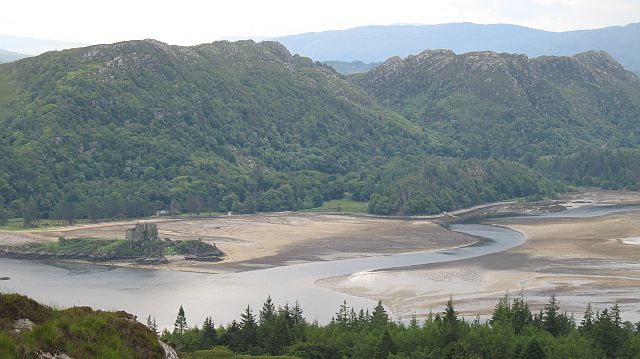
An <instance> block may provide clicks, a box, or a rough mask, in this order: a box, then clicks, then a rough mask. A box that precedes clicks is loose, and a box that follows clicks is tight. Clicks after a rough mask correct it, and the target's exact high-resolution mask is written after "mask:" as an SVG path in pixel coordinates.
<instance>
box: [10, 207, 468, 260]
mask: <svg viewBox="0 0 640 359" xmlns="http://www.w3.org/2000/svg"><path fill="white" fill-rule="evenodd" d="M151 221H153V222H155V223H157V225H158V230H159V235H160V237H162V238H170V239H172V240H187V239H202V240H204V241H207V242H209V243H215V244H216V245H217V246H218V247H219V248H220V249H222V250H223V251H224V252H225V257H224V260H223V261H222V262H220V263H203V262H194V261H185V260H183V259H181V257H179V256H172V257H170V258H169V260H170V263H169V264H168V265H165V266H161V267H160V268H165V269H175V270H183V271H198V272H219V271H229V270H230V271H240V270H248V269H256V268H265V267H273V266H278V265H286V264H290V263H298V262H301V261H319V260H332V259H342V258H354V257H365V256H374V255H386V254H398V253H410V252H421V251H431V250H438V249H443V248H454V247H460V246H465V245H469V244H471V243H474V242H476V241H477V239H475V238H473V237H470V236H466V235H463V234H459V233H455V232H451V231H448V230H446V229H444V228H442V227H440V226H438V225H436V224H434V223H432V222H431V221H427V220H401V219H382V218H368V217H362V216H360V217H356V216H348V215H326V214H304V213H303V214H298V213H282V214H269V215H247V216H227V217H220V218H206V219H197V218H193V219H152V220H151ZM135 223H136V221H124V222H109V223H99V224H87V225H78V226H72V227H63V228H53V229H48V230H46V231H31V232H3V233H0V240H2V238H6V242H5V243H3V244H10V245H18V244H20V243H27V242H31V241H35V240H38V241H55V240H57V238H58V237H59V236H64V237H66V238H79V237H90V238H104V239H114V238H119V239H123V237H124V233H125V231H126V229H127V228H130V227H132V226H133V225H134V224H135ZM0 244H2V243H0ZM104 264H113V265H119V266H133V267H145V266H141V265H139V264H136V263H125V262H109V263H104ZM154 268H158V266H156V267H154Z"/></svg>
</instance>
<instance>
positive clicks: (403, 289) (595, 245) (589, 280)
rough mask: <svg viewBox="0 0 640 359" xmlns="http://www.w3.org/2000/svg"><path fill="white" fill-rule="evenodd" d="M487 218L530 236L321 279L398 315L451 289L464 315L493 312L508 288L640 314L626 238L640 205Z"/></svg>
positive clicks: (638, 250) (634, 200)
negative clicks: (455, 255)
mask: <svg viewBox="0 0 640 359" xmlns="http://www.w3.org/2000/svg"><path fill="white" fill-rule="evenodd" d="M628 199H629V200H628V201H627V200H625V201H622V203H610V202H609V201H607V202H605V203H588V204H586V205H589V206H594V207H598V206H601V205H602V206H607V205H616V204H622V205H626V204H638V203H640V195H638V194H637V193H631V196H630V197H629V198H628ZM583 205H584V204H579V206H583ZM573 208H576V207H573ZM505 222H506V223H505ZM488 224H492V225H497V226H499V227H504V228H508V229H510V230H514V231H517V232H519V233H520V234H522V235H523V237H524V238H525V242H524V243H523V244H522V245H519V246H517V247H513V248H511V249H509V250H506V251H504V252H500V253H495V254H489V255H485V256H480V257H476V258H472V259H463V260H459V261H453V262H449V263H436V264H429V265H424V266H413V267H409V268H392V269H389V270H382V271H376V272H369V273H364V274H362V273H355V274H352V275H344V276H337V277H329V278H324V279H321V280H318V281H317V284H318V285H321V286H323V287H325V288H327V289H328V290H336V291H339V292H341V293H345V294H348V295H356V296H361V297H364V298H368V299H371V300H373V299H376V300H377V299H382V300H383V302H385V303H386V304H387V305H388V306H389V308H390V310H391V311H392V312H393V313H395V314H397V315H399V316H400V317H410V316H411V315H412V314H417V315H418V316H419V317H422V316H425V315H427V314H428V313H429V311H430V310H431V308H433V307H439V306H442V305H444V304H445V303H446V301H447V300H448V298H449V296H450V295H453V296H454V299H455V300H456V302H457V306H458V308H459V310H460V313H461V314H462V315H475V314H478V313H479V314H490V313H491V312H492V310H493V307H494V306H495V304H496V303H497V301H498V299H499V298H501V297H503V296H504V295H505V293H514V292H516V293H519V292H521V291H522V292H523V295H524V296H525V297H526V298H527V299H528V301H529V302H530V304H531V305H532V307H533V308H540V307H542V306H543V305H544V304H545V303H546V301H547V300H548V298H549V296H551V295H552V294H556V295H557V296H558V298H559V300H560V301H561V303H562V307H563V309H565V310H567V311H569V312H571V311H573V310H576V309H578V308H582V309H584V305H585V304H586V303H587V302H592V303H593V305H594V308H596V309H602V307H601V305H604V304H605V303H608V304H610V303H614V302H619V303H620V305H621V307H622V310H623V311H624V312H625V313H627V315H629V316H631V317H632V318H636V319H640V285H639V284H640V264H638V262H637V258H638V257H640V246H638V245H628V244H624V242H623V240H624V239H626V238H635V237H640V210H632V211H628V212H616V213H610V214H608V215H604V216H596V217H587V216H585V217H573V218H572V217H546V218H544V217H535V216H532V217H529V218H511V219H508V218H506V219H496V220H492V221H490V222H489V223H488ZM576 314H577V315H578V316H579V315H581V312H580V313H576Z"/></svg>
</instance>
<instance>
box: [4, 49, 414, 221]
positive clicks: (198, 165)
mask: <svg viewBox="0 0 640 359" xmlns="http://www.w3.org/2000/svg"><path fill="white" fill-rule="evenodd" d="M0 90H1V91H0V94H1V95H0V125H1V126H2V128H3V136H2V138H1V139H0V154H1V156H2V158H4V159H5V160H4V161H2V163H1V164H0V172H1V173H3V175H2V176H0V196H2V198H3V199H4V201H2V202H5V203H6V205H7V206H10V207H12V208H13V210H14V211H15V212H20V211H21V209H20V208H24V207H25V202H26V201H29V200H33V201H35V202H36V205H37V207H38V208H39V210H40V212H41V213H40V215H41V216H49V215H50V216H54V215H55V216H57V217H63V218H64V217H74V214H72V213H69V212H70V211H71V212H72V211H74V210H75V209H77V208H78V207H79V206H80V205H81V204H83V203H85V204H86V206H89V207H98V208H86V209H84V210H83V212H84V213H83V214H84V215H88V216H90V217H113V216H119V215H124V216H138V215H149V214H152V213H153V212H154V211H155V210H157V209H159V208H169V207H170V206H171V202H172V201H173V202H175V203H174V204H175V206H178V207H182V208H183V209H185V208H184V207H189V208H186V209H187V210H193V211H201V210H203V209H205V208H206V209H209V208H212V209H215V210H229V209H231V207H234V206H236V207H237V205H238V204H239V203H240V202H243V201H245V200H246V197H247V196H250V195H252V194H261V193H263V192H264V193H265V196H272V197H277V198H273V201H270V202H269V203H268V204H266V205H265V206H260V208H247V210H248V211H251V210H258V209H262V210H279V209H293V208H305V207H306V208H309V207H312V206H314V205H319V204H321V203H322V201H323V200H324V199H330V198H332V197H335V196H342V192H343V191H342V190H341V189H340V188H339V187H340V182H339V181H337V179H338V178H340V177H341V176H342V175H344V174H346V173H347V172H349V171H351V170H353V169H356V168H358V167H359V166H360V165H362V163H364V162H365V161H367V160H368V159H369V158H372V157H375V156H379V157H386V156H390V155H395V154H399V153H416V152H420V151H421V150H422V147H421V146H422V142H423V141H422V139H421V138H422V136H423V133H422V130H421V129H419V128H418V127H417V126H415V125H413V124H411V123H409V122H408V121H407V120H405V119H404V118H403V117H401V116H399V115H396V114H394V113H392V112H391V111H388V110H385V109H382V108H381V107H379V106H376V105H375V104H374V103H373V102H372V101H371V99H370V98H369V97H368V96H367V95H366V94H364V92H362V91H361V90H360V89H358V88H356V87H354V86H352V85H351V84H349V83H348V82H347V81H346V80H344V79H343V78H342V77H340V76H339V75H338V74H337V73H335V71H334V70H332V69H331V68H329V67H326V66H324V65H321V64H317V63H314V62H312V61H311V60H309V59H307V58H301V57H298V56H292V55H291V54H289V52H288V51H287V50H286V49H285V48H284V47H282V46H281V45H279V44H277V43H270V42H264V43H261V44H255V43H253V42H251V41H245V42H236V43H229V42H217V43H213V44H208V45H201V46H196V47H188V48H187V47H174V46H168V45H166V44H163V43H160V42H157V41H152V40H147V41H133V42H125V43H118V44H113V45H101V46H92V47H88V48H81V49H73V50H67V51H61V52H56V53H47V54H44V55H41V56H38V57H34V58H29V59H25V60H22V61H18V62H15V63H11V64H5V65H2V66H0ZM334 183H336V186H338V188H333V187H332V185H333V184H334ZM284 184H288V186H285V187H283V185H284ZM269 190H272V191H271V192H269ZM276 191H277V192H276ZM16 200H19V201H21V203H17V202H15V201H16ZM249 202H252V201H249ZM253 202H255V201H253ZM281 202H285V203H281ZM254 205H255V204H252V203H247V206H254ZM86 206H85V207H86ZM100 207H104V208H100Z"/></svg>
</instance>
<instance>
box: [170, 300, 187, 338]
mask: <svg viewBox="0 0 640 359" xmlns="http://www.w3.org/2000/svg"><path fill="white" fill-rule="evenodd" d="M185 330H187V317H186V316H185V314H184V309H183V308H182V306H180V309H178V316H177V317H176V321H175V323H174V324H173V333H174V334H177V335H182V334H184V332H185Z"/></svg>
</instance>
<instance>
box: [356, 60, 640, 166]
mask: <svg viewBox="0 0 640 359" xmlns="http://www.w3.org/2000/svg"><path fill="white" fill-rule="evenodd" d="M353 80H354V82H355V83H357V84H359V85H361V86H362V88H364V89H365V90H366V91H367V92H368V93H369V94H371V95H372V96H374V97H376V98H377V99H378V100H379V101H380V102H381V103H383V104H385V105H387V106H389V107H390V108H392V109H394V110H396V111H398V112H400V113H401V114H403V115H404V116H406V117H407V118H409V119H411V120H412V121H413V122H414V123H415V124H417V125H419V126H421V127H422V128H425V129H428V130H429V139H430V140H431V141H430V146H431V147H432V150H433V151H434V152H436V153H439V154H443V155H450V156H465V157H478V158H489V157H495V158H507V159H516V160H522V161H524V162H525V163H527V164H533V163H535V160H536V159H537V158H538V157H540V156H543V155H554V154H563V153H567V152H571V151H574V150H576V149H577V148H579V147H581V146H582V147H584V146H594V147H595V146H609V147H613V148H615V147H637V146H638V145H639V144H640V126H639V121H640V120H639V119H640V78H638V77H637V76H636V75H635V74H633V73H631V72H628V71H626V70H624V69H623V68H622V66H620V64H618V63H617V62H616V61H615V60H613V59H612V58H611V57H610V56H608V55H607V54H606V53H603V52H589V53H584V54H580V55H576V56H574V57H571V58H569V57H550V56H548V57H540V58H535V59H530V58H528V57H526V56H524V55H511V54H497V53H493V52H475V53H467V54H462V55H456V54H455V53H453V52H451V51H448V50H434V51H424V52H422V53H421V54H419V55H416V56H409V57H407V58H406V59H404V60H403V59H400V58H398V57H396V58H391V59H389V60H387V61H386V62H385V63H384V64H383V65H381V66H379V67H377V68H376V69H374V70H372V71H370V72H369V73H366V74H363V75H354V77H353Z"/></svg>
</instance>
